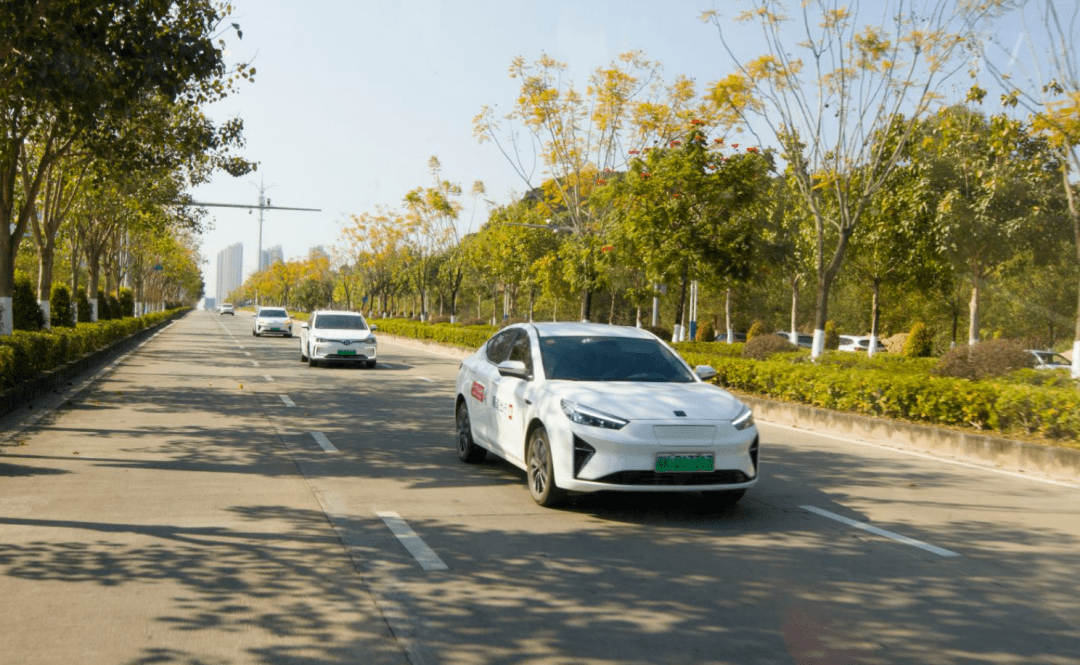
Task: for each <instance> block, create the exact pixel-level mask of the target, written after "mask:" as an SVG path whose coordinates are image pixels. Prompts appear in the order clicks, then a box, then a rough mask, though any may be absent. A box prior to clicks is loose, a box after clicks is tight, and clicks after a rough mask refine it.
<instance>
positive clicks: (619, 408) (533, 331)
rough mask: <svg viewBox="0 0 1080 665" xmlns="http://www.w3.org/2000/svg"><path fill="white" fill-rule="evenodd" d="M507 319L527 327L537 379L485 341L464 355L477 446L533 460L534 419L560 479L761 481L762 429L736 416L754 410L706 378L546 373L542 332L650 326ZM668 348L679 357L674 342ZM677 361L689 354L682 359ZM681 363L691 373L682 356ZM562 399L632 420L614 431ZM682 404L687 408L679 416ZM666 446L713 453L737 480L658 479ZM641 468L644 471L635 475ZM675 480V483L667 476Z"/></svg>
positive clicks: (612, 485) (656, 484)
mask: <svg viewBox="0 0 1080 665" xmlns="http://www.w3.org/2000/svg"><path fill="white" fill-rule="evenodd" d="M509 328H519V329H522V330H524V331H525V332H526V333H527V334H529V335H530V344H531V348H532V353H533V376H532V379H531V380H529V379H522V378H518V377H515V376H500V374H499V371H498V369H497V368H496V366H495V364H494V363H493V362H491V361H490V360H489V359H488V357H487V347H488V344H487V343H485V344H484V346H482V347H481V348H480V349H479V350H477V351H476V353H474V354H472V355H471V356H469V357H468V358H466V359H465V360H464V361H462V365H461V369H460V370H459V372H458V378H457V386H456V388H457V390H456V392H457V395H458V398H457V401H458V402H461V401H464V403H465V404H466V406H467V408H468V410H469V418H470V421H471V424H472V436H473V439H474V441H475V443H476V444H477V445H479V446H481V447H482V448H485V449H487V450H488V451H490V452H493V453H495V454H496V455H498V456H500V457H502V458H504V459H506V460H507V461H509V462H510V463H511V464H514V465H515V466H517V467H519V468H521V469H526V468H527V464H526V454H525V446H526V442H527V439H528V434H529V432H530V431H531V429H532V428H533V427H534V426H536V425H538V424H539V425H543V427H544V428H545V429H546V430H547V433H548V437H549V439H550V443H551V450H552V463H553V467H554V468H553V471H554V474H555V482H556V484H557V485H558V487H560V488H562V489H567V490H571V491H578V492H592V491H598V490H627V491H642V492H665V491H679V492H684V491H693V490H739V489H745V488H748V487H752V486H753V485H754V484H756V483H757V480H758V473H759V469H758V464H757V455H756V443H757V440H758V433H757V428H756V427H755V426H754V425H752V424H751V425H749V426H748V427H746V428H745V429H742V430H737V429H736V428H735V427H734V426H733V425H732V420H733V419H735V418H736V417H738V416H739V415H741V414H744V413H745V412H746V411H747V410H746V407H745V406H744V405H743V404H742V403H741V402H739V401H738V400H737V399H736V398H735V397H734V396H733V395H731V394H730V393H728V392H727V391H725V390H723V389H721V388H719V387H717V386H714V385H711V384H708V383H705V382H702V381H700V380H697V381H695V382H693V383H664V382H639V381H572V380H547V379H546V377H545V376H544V368H543V362H542V360H541V355H540V346H539V339H540V338H539V335H540V334H543V335H545V336H547V335H559V334H563V335H570V336H577V335H594V336H608V335H613V334H614V335H619V336H631V337H648V338H651V339H656V338H655V337H654V336H653V335H651V333H648V332H645V331H641V330H638V329H635V328H623V327H618V326H601V325H597V324H576V323H567V324H517V325H515V326H510V327H509ZM504 330H505V329H504ZM489 341H490V340H489ZM660 343H661V344H663V341H660ZM665 346H667V345H666V344H665ZM668 348H669V350H670V347H668ZM671 353H673V354H674V355H675V356H676V357H678V354H676V353H675V352H674V351H673V350H672V351H671ZM679 361H680V362H682V360H681V358H680V359H679ZM682 364H683V365H684V366H686V369H687V370H688V371H691V372H692V370H691V368H690V367H689V366H687V365H685V362H682ZM695 379H696V377H695ZM563 400H569V401H571V402H575V403H577V404H579V405H581V406H583V407H588V408H591V409H595V410H597V411H601V412H603V413H607V414H611V415H612V416H616V417H619V418H622V419H626V420H628V421H629V422H628V423H627V424H626V425H625V426H623V427H622V428H621V429H617V430H615V429H606V428H602V427H594V426H590V425H585V424H580V423H575V422H573V421H571V420H570V419H569V418H568V417H567V415H566V414H565V413H564V412H563V410H562V406H561V405H562V401H563ZM676 411H680V412H682V413H683V414H685V415H682V416H680V415H677V414H676V413H675V412H676ZM575 437H576V438H577V439H578V440H579V441H583V442H585V443H587V444H588V445H589V446H591V447H592V448H593V449H594V452H593V453H592V454H591V456H589V457H588V461H587V462H585V463H584V465H583V466H581V467H580V468H578V469H576V470H575V468H574V466H575V459H574V446H575ZM752 448H753V449H754V450H753V451H752V450H751V449H752ZM661 454H672V455H684V454H685V455H695V454H712V455H713V460H714V469H715V470H716V472H717V477H719V476H721V475H723V476H724V477H725V479H727V480H730V481H731V482H708V483H702V484H682V483H683V481H689V480H690V479H691V478H693V477H695V476H691V475H686V474H685V472H669V473H665V474H663V475H665V476H669V477H668V478H658V476H660V475H661V474H660V472H657V471H656V468H657V456H658V455H661ZM611 474H623V477H625V478H626V479H625V480H624V479H623V478H622V477H620V479H619V481H617V482H616V481H614V480H612V477H611ZM635 474H638V475H640V477H641V478H643V479H644V480H642V481H641V482H634V478H636V477H637V476H635ZM678 476H681V477H678ZM606 477H607V478H606ZM711 480H712V481H715V478H713V479H711ZM668 481H670V483H671V484H664V483H665V482H668Z"/></svg>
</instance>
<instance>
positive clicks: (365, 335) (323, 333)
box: [310, 328, 375, 341]
mask: <svg viewBox="0 0 1080 665" xmlns="http://www.w3.org/2000/svg"><path fill="white" fill-rule="evenodd" d="M310 333H311V336H312V337H323V338H326V339H340V340H346V339H349V340H354V341H363V340H366V339H370V338H372V337H374V336H375V333H373V332H372V331H370V330H350V329H348V328H315V329H314V330H311V331H310Z"/></svg>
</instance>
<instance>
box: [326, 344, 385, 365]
mask: <svg viewBox="0 0 1080 665" xmlns="http://www.w3.org/2000/svg"><path fill="white" fill-rule="evenodd" d="M378 352H379V349H378V345H377V344H372V343H371V342H354V343H352V344H343V343H341V342H317V343H314V344H312V345H311V358H312V359H313V360H316V361H318V362H340V363H358V362H371V361H373V360H375V359H376V358H377V357H378Z"/></svg>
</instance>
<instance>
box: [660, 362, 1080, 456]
mask: <svg viewBox="0 0 1080 665" xmlns="http://www.w3.org/2000/svg"><path fill="white" fill-rule="evenodd" d="M680 353H682V355H683V357H684V358H685V359H686V361H687V362H688V363H690V364H691V365H712V366H713V367H715V368H716V371H717V376H716V378H715V379H713V381H714V382H716V383H718V384H719V385H721V386H724V387H726V388H731V389H733V390H739V391H743V392H747V393H752V394H757V395H761V396H764V397H770V398H774V399H780V400H784V401H788V402H796V403H800V404H809V405H811V406H817V407H821V408H825V409H835V410H837V411H846V412H849V413H858V414H862V415H868V416H884V417H888V418H898V419H902V420H909V421H915V422H922V423H927V424H932V425H947V426H959V427H971V428H974V429H977V430H983V431H996V432H1000V433H1003V434H1009V433H1020V434H1029V435H1037V436H1042V437H1046V438H1048V439H1057V440H1069V439H1071V440H1073V441H1077V442H1080V391H1078V390H1077V389H1076V387H1075V386H1074V385H1071V384H1069V385H1067V386H1064V387H1063V386H1061V385H1060V384H1059V385H1053V383H1051V382H1048V383H1047V385H1033V384H1029V383H1018V382H1012V381H1009V380H1006V379H994V380H983V381H971V380H968V379H957V378H948V377H940V376H932V375H931V374H930V373H929V367H930V363H928V362H925V361H922V359H918V360H915V361H912V360H908V361H906V362H904V361H889V360H884V359H882V360H877V361H876V362H875V360H876V359H864V360H863V365H862V366H861V367H859V368H858V369H857V371H852V370H853V364H852V363H848V362H840V361H839V359H837V361H836V362H832V363H830V362H829V360H830V359H831V358H830V359H826V358H823V359H822V361H820V362H818V363H809V362H800V361H798V360H797V359H796V361H794V362H793V361H792V360H791V359H788V358H781V359H770V360H752V359H749V358H740V357H734V356H731V355H722V354H712V353H701V352H695V351H691V350H689V349H686V350H680ZM875 365H877V366H875Z"/></svg>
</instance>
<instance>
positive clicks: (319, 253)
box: [308, 245, 330, 259]
mask: <svg viewBox="0 0 1080 665" xmlns="http://www.w3.org/2000/svg"><path fill="white" fill-rule="evenodd" d="M308 258H309V259H316V258H324V259H329V258H330V255H329V254H327V253H326V250H325V249H324V248H323V246H322V245H315V246H314V247H312V248H311V249H309V250H308Z"/></svg>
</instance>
